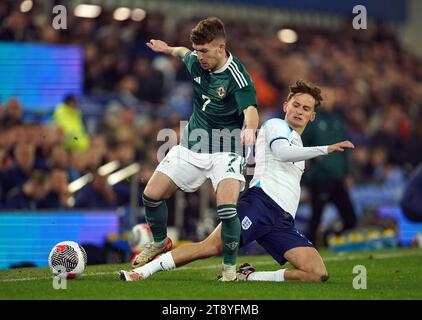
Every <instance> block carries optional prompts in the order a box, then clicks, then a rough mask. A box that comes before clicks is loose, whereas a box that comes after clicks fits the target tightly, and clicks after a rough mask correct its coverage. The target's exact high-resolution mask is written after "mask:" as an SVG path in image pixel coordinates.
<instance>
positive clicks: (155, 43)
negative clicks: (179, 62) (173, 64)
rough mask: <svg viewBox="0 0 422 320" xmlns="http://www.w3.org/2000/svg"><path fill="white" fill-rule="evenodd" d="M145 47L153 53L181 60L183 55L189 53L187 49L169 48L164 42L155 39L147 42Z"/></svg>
mask: <svg viewBox="0 0 422 320" xmlns="http://www.w3.org/2000/svg"><path fill="white" fill-rule="evenodd" d="M146 45H147V47H148V48H150V49H151V50H152V51H154V52H162V53H165V54H170V55H172V56H175V57H180V58H183V57H184V56H185V54H186V53H187V52H188V51H189V49H188V48H185V47H170V46H169V45H168V44H167V43H165V42H164V41H162V40H155V39H151V40H150V41H149V42H147V43H146Z"/></svg>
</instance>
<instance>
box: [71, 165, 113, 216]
mask: <svg viewBox="0 0 422 320" xmlns="http://www.w3.org/2000/svg"><path fill="white" fill-rule="evenodd" d="M115 206H116V194H115V192H114V191H113V189H112V187H111V186H110V185H109V184H108V182H107V177H105V176H100V175H98V174H97V173H94V180H93V181H92V182H91V183H88V184H87V185H86V186H85V187H83V188H82V189H81V190H79V191H78V192H77V193H76V195H75V208H114V207H115Z"/></svg>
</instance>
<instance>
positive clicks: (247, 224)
mask: <svg viewBox="0 0 422 320" xmlns="http://www.w3.org/2000/svg"><path fill="white" fill-rule="evenodd" d="M251 225H252V221H251V220H250V219H249V218H248V217H247V216H246V217H244V218H243V220H242V229H243V230H248V229H249V228H250V227H251Z"/></svg>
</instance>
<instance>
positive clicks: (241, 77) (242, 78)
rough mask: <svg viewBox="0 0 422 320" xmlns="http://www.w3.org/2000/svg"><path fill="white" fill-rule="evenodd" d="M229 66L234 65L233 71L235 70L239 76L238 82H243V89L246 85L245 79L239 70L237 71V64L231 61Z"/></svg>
mask: <svg viewBox="0 0 422 320" xmlns="http://www.w3.org/2000/svg"><path fill="white" fill-rule="evenodd" d="M231 64H233V65H234V68H235V71H236V70H237V73H238V74H239V76H240V80H243V83H244V85H245V87H246V86H247V85H248V82H247V81H246V79H245V76H244V75H243V74H242V73H241V72H240V70H239V67H238V66H237V64H236V63H234V62H233V61H232V62H231Z"/></svg>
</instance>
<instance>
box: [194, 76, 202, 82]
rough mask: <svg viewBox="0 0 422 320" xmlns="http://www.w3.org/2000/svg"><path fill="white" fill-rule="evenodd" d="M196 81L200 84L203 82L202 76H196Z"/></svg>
mask: <svg viewBox="0 0 422 320" xmlns="http://www.w3.org/2000/svg"><path fill="white" fill-rule="evenodd" d="M193 80H194V81H195V82H197V83H198V84H201V77H196V78H194V79H193Z"/></svg>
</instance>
